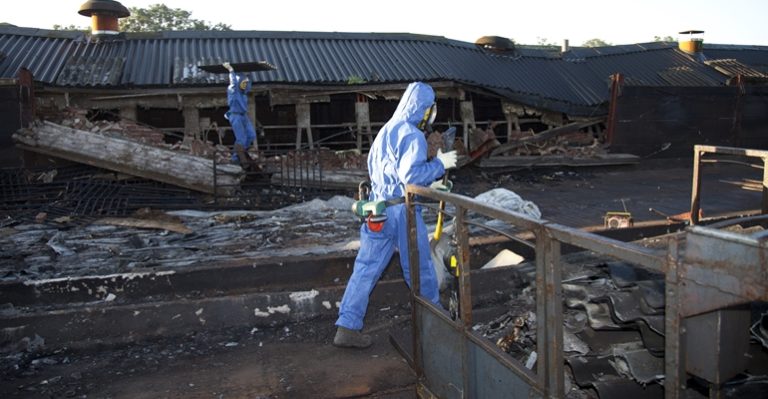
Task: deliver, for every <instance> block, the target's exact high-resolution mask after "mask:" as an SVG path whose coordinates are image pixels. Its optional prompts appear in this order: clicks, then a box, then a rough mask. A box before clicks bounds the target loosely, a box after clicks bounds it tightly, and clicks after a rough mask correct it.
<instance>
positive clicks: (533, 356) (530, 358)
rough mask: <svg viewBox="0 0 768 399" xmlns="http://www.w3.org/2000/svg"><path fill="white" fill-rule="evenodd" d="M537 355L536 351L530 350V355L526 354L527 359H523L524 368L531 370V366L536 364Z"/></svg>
mask: <svg viewBox="0 0 768 399" xmlns="http://www.w3.org/2000/svg"><path fill="white" fill-rule="evenodd" d="M538 358H539V355H538V354H537V353H536V351H533V352H531V355H530V356H528V360H526V361H525V368H527V369H528V370H533V366H535V365H536V360H538Z"/></svg>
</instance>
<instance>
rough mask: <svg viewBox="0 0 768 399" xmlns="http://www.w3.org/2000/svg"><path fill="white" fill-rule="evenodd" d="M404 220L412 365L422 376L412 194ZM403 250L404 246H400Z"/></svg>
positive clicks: (417, 265) (416, 252) (406, 200)
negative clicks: (409, 295)
mask: <svg viewBox="0 0 768 399" xmlns="http://www.w3.org/2000/svg"><path fill="white" fill-rule="evenodd" d="M405 210H406V213H405V215H406V221H407V225H408V266H409V269H410V273H411V325H412V326H413V367H414V372H416V378H417V379H418V380H421V378H423V377H424V369H423V366H422V361H423V360H422V356H421V340H420V339H419V318H418V312H417V311H416V309H417V307H418V306H417V304H416V297H417V296H420V295H421V276H420V275H419V245H418V241H417V239H418V236H417V235H416V204H415V201H414V194H412V193H406V195H405ZM400 250H401V251H402V250H404V248H400Z"/></svg>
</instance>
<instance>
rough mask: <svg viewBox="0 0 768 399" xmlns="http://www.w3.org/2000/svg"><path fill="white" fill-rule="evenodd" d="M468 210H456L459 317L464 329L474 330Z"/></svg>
mask: <svg viewBox="0 0 768 399" xmlns="http://www.w3.org/2000/svg"><path fill="white" fill-rule="evenodd" d="M466 214H467V210H466V209H465V208H461V207H457V208H456V223H455V226H456V241H458V253H459V259H458V261H459V262H458V263H459V264H458V266H457V267H458V268H459V317H460V318H461V321H462V324H463V325H464V328H472V285H471V284H470V272H471V270H470V266H469V232H468V230H467V225H466V224H465V223H464V219H465V218H466Z"/></svg>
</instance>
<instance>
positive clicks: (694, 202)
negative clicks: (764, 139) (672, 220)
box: [691, 145, 768, 224]
mask: <svg viewBox="0 0 768 399" xmlns="http://www.w3.org/2000/svg"><path fill="white" fill-rule="evenodd" d="M708 154H709V155H714V156H716V155H731V156H737V157H744V158H759V159H761V160H762V163H763V165H762V169H763V182H762V186H763V188H762V191H763V197H762V201H761V205H760V209H761V212H762V214H763V215H765V214H768V151H761V150H752V149H745V148H734V147H718V146H710V145H696V146H694V149H693V184H692V190H691V224H697V223H699V219H700V213H699V212H700V210H701V192H702V191H701V190H702V188H701V165H702V163H705V162H716V160H714V159H711V157H710V158H707V159H705V157H706V156H707V155H708ZM750 166H753V167H757V168H760V166H759V165H750Z"/></svg>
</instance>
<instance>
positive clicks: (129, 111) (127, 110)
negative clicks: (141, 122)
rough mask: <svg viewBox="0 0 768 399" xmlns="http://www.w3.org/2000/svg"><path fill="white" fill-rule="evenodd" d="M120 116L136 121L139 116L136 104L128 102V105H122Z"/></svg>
mask: <svg viewBox="0 0 768 399" xmlns="http://www.w3.org/2000/svg"><path fill="white" fill-rule="evenodd" d="M120 118H121V119H125V120H129V121H136V119H137V118H138V113H137V110H136V104H128V105H123V106H121V107H120Z"/></svg>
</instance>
